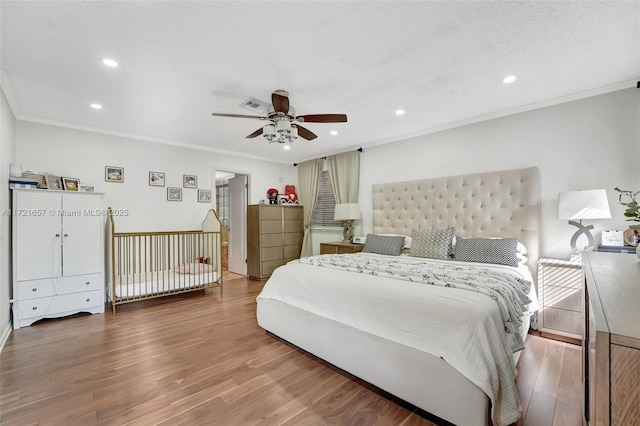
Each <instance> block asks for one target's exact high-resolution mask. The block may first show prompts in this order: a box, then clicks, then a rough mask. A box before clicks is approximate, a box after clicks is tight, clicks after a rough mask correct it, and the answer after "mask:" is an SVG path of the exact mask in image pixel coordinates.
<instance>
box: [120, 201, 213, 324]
mask: <svg viewBox="0 0 640 426" xmlns="http://www.w3.org/2000/svg"><path fill="white" fill-rule="evenodd" d="M108 211H109V224H110V238H109V240H108V241H109V242H110V245H111V247H110V253H111V256H110V270H109V272H110V274H111V276H110V282H111V286H110V295H109V296H110V300H111V303H112V309H113V313H114V314H115V311H116V305H118V304H121V303H130V302H134V301H139V300H144V299H150V298H155V297H161V296H165V295H170V294H178V293H184V292H188V291H195V290H203V289H205V288H209V287H220V294H221V295H222V264H221V259H222V258H221V249H222V238H221V237H222V236H221V224H220V221H219V219H218V216H217V214H216V212H215V211H214V210H209V212H208V213H207V216H206V218H205V221H204V222H203V230H199V231H196V230H190V231H160V232H115V223H114V219H113V215H112V214H111V212H112V210H111V208H109V209H108Z"/></svg>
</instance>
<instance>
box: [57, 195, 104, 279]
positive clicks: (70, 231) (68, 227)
mask: <svg viewBox="0 0 640 426" xmlns="http://www.w3.org/2000/svg"><path fill="white" fill-rule="evenodd" d="M62 207H63V209H64V211H65V213H66V215H65V216H64V217H63V218H62V274H63V275H65V276H71V275H84V274H92V273H99V272H101V271H102V267H103V264H104V259H103V256H102V247H101V246H100V245H99V244H96V241H95V236H96V235H100V233H101V232H103V226H102V224H103V220H104V217H103V216H102V215H101V213H102V210H101V207H102V202H101V200H100V197H98V196H92V195H87V194H63V195H62Z"/></svg>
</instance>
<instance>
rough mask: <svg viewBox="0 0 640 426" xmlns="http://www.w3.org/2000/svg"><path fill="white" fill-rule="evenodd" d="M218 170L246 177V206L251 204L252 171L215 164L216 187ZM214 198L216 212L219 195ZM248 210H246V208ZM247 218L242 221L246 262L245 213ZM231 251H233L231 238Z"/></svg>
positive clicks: (212, 172) (243, 254)
mask: <svg viewBox="0 0 640 426" xmlns="http://www.w3.org/2000/svg"><path fill="white" fill-rule="evenodd" d="M216 172H224V173H234V174H235V175H236V176H237V175H243V176H245V177H246V195H247V199H246V200H245V203H246V206H249V204H250V200H251V172H249V171H246V170H238V169H234V168H233V167H231V168H230V167H222V166H220V167H216V166H213V167H212V170H211V180H212V183H211V187H212V188H214V190H215V188H216ZM214 195H215V194H214ZM211 198H212V199H215V202H214V208H215V210H216V212H217V211H218V204H217V203H218V201H217V197H215V196H213V197H211ZM245 212H246V210H245ZM231 214H232V213H231V205H229V217H231ZM244 219H245V220H243V221H242V226H243V228H244V236H245V238H244V249H243V253H242V256H243V257H244V260H245V263H246V261H247V220H246V214H245V218H244ZM229 252H231V239H229Z"/></svg>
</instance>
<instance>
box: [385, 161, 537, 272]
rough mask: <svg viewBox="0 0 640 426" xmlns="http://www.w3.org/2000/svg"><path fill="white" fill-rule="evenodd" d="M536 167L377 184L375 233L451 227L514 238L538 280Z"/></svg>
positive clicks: (475, 234)
mask: <svg viewBox="0 0 640 426" xmlns="http://www.w3.org/2000/svg"><path fill="white" fill-rule="evenodd" d="M538 181H539V175H538V169H537V168H535V167H531V168H527V169H517V170H506V171H499V172H489V173H478V174H470V175H462V176H451V177H443V178H435V179H425V180H414V181H408V182H396V183H385V184H378V185H373V187H372V191H373V194H372V202H373V212H372V213H373V217H372V220H373V233H374V234H386V233H389V234H390V233H393V234H402V235H408V236H411V233H412V230H413V228H439V229H441V228H447V227H452V228H455V230H456V235H459V236H461V237H465V238H470V237H503V238H505V237H515V238H517V239H518V240H519V241H520V242H522V243H523V244H524V245H525V246H526V247H527V250H528V262H527V265H528V266H529V268H530V269H531V272H532V274H533V276H534V280H535V281H536V282H537V261H538V253H539V240H540V202H539V198H540V197H539V189H538Z"/></svg>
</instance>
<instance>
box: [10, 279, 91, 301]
mask: <svg viewBox="0 0 640 426" xmlns="http://www.w3.org/2000/svg"><path fill="white" fill-rule="evenodd" d="M17 287H18V295H17V297H16V298H17V299H20V300H29V299H35V298H39V297H48V296H54V295H56V294H58V295H59V294H70V293H79V292H83V291H91V290H101V289H103V288H104V279H103V276H102V274H91V275H77V276H74V277H59V278H47V279H44V280H31V281H18V286H17Z"/></svg>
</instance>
